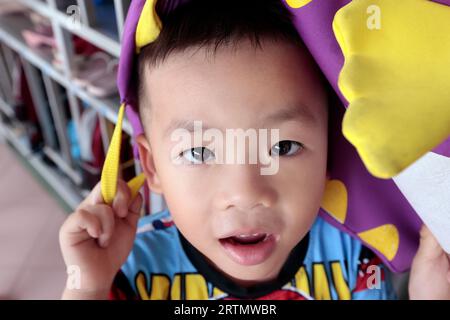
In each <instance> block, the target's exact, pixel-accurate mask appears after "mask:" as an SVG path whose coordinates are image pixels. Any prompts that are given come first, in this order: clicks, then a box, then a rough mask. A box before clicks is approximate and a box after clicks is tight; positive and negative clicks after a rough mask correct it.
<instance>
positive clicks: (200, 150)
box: [180, 147, 215, 164]
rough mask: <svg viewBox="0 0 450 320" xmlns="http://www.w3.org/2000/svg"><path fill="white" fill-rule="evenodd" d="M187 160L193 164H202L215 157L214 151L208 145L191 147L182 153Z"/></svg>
mask: <svg viewBox="0 0 450 320" xmlns="http://www.w3.org/2000/svg"><path fill="white" fill-rule="evenodd" d="M180 156H181V157H183V158H184V159H185V160H187V161H188V162H189V163H191V164H202V163H205V162H208V161H211V160H213V159H214V157H215V155H214V152H212V151H211V150H209V149H208V148H206V147H197V148H191V149H188V150H185V151H183V152H182V153H181V154H180Z"/></svg>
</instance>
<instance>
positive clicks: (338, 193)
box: [322, 180, 348, 224]
mask: <svg viewBox="0 0 450 320" xmlns="http://www.w3.org/2000/svg"><path fill="white" fill-rule="evenodd" d="M347 202H348V195H347V188H346V187H345V185H344V183H343V182H342V181H340V180H328V181H327V184H326V186H325V193H324V196H323V199H322V208H323V209H324V210H325V211H326V212H328V214H329V215H330V216H332V217H333V218H334V219H336V220H337V221H339V222H340V223H342V224H343V223H344V222H345V218H346V216H347Z"/></svg>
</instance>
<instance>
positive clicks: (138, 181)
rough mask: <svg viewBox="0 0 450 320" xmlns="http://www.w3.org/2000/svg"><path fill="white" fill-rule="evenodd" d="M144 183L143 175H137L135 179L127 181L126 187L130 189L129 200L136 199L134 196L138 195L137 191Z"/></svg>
mask: <svg viewBox="0 0 450 320" xmlns="http://www.w3.org/2000/svg"><path fill="white" fill-rule="evenodd" d="M144 183H145V175H144V174H143V173H141V174H139V175H137V176H136V177H134V178H133V179H131V180H130V181H128V183H127V185H128V188H130V190H131V199H134V198H136V196H137V195H138V193H139V190H140V189H141V187H142V186H143V185H144Z"/></svg>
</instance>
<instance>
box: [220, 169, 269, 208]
mask: <svg viewBox="0 0 450 320" xmlns="http://www.w3.org/2000/svg"><path fill="white" fill-rule="evenodd" d="M222 169H223V172H222V173H223V174H222V175H221V176H222V177H223V178H222V179H221V182H220V184H221V186H220V187H219V191H218V192H217V193H216V195H215V198H214V205H215V207H216V208H217V209H219V210H227V209H229V208H235V209H238V210H242V211H247V210H250V209H254V208H255V207H258V206H262V207H265V208H270V207H272V206H273V205H274V204H275V202H276V201H277V192H276V190H275V188H274V187H273V185H272V184H271V183H270V182H271V181H270V176H268V175H262V174H261V172H260V166H258V165H248V164H233V165H224V166H223V167H222Z"/></svg>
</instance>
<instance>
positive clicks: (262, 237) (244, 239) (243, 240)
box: [220, 233, 269, 245]
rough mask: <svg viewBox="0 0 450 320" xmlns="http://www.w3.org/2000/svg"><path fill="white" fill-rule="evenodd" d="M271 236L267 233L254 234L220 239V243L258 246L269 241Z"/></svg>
mask: <svg viewBox="0 0 450 320" xmlns="http://www.w3.org/2000/svg"><path fill="white" fill-rule="evenodd" d="M268 237H269V234H267V233H254V234H250V235H238V236H232V237H228V238H224V239H220V241H228V242H230V243H231V244H233V245H252V244H257V243H259V242H264V241H266V240H267V239H268Z"/></svg>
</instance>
